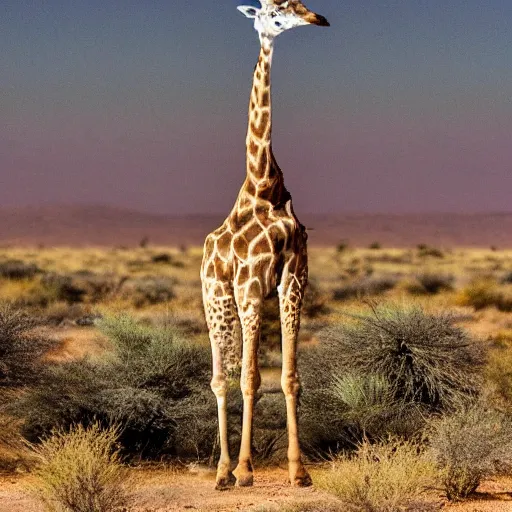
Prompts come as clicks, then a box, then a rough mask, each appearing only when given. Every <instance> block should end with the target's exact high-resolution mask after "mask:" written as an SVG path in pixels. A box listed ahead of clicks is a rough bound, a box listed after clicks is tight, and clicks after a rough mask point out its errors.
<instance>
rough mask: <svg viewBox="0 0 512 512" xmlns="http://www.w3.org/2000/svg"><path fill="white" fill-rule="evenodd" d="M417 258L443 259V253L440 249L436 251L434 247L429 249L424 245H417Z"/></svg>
mask: <svg viewBox="0 0 512 512" xmlns="http://www.w3.org/2000/svg"><path fill="white" fill-rule="evenodd" d="M418 256H420V257H421V258H425V257H428V256H430V257H432V258H444V253H443V251H441V249H437V248H436V247H430V246H428V245H426V244H419V245H418Z"/></svg>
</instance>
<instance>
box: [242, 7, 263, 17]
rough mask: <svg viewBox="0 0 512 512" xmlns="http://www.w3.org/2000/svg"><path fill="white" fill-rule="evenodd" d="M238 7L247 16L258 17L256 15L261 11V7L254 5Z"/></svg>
mask: <svg viewBox="0 0 512 512" xmlns="http://www.w3.org/2000/svg"><path fill="white" fill-rule="evenodd" d="M237 9H238V10H239V11H240V12H241V13H242V14H243V15H245V16H246V17H247V18H256V15H257V14H258V12H259V11H260V9H258V8H257V7H253V6H252V5H239V6H238V7H237Z"/></svg>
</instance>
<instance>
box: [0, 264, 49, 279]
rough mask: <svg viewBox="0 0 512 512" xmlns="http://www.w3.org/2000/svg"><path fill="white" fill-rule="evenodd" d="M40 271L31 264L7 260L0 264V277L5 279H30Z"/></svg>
mask: <svg viewBox="0 0 512 512" xmlns="http://www.w3.org/2000/svg"><path fill="white" fill-rule="evenodd" d="M39 272H41V270H40V269H39V268H38V267H37V265H34V264H33V263H25V262H23V261H20V260H7V261H4V262H2V263H0V276H1V277H5V278H6V279H31V278H33V277H34V276H35V275H36V274H37V273H39Z"/></svg>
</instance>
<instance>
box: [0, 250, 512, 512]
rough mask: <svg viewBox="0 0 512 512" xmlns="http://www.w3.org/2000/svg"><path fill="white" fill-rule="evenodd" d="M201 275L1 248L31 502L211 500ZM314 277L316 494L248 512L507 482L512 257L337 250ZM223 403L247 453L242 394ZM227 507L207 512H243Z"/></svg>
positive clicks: (308, 413) (270, 415) (282, 420)
mask: <svg viewBox="0 0 512 512" xmlns="http://www.w3.org/2000/svg"><path fill="white" fill-rule="evenodd" d="M200 260H201V250H200V249H195V248H194V249H187V248H181V249H180V250H175V249H168V248H152V247H150V246H146V247H139V248H136V249H124V248H117V249H82V250H75V249H63V248H60V249H57V248H55V249H52V248H48V249H44V248H42V249H23V248H6V249H0V400H1V401H0V470H1V471H3V472H5V473H6V474H10V475H12V474H15V472H18V473H19V472H22V473H23V474H25V473H28V476H24V477H23V479H26V480H27V481H28V483H27V489H28V490H27V491H26V493H25V495H24V496H26V499H27V500H30V499H38V500H39V501H40V503H41V505H40V506H41V507H46V509H48V510H61V511H82V510H84V511H85V510H91V511H92V510H98V511H109V510H122V507H125V509H126V510H140V511H149V510H157V509H158V510H166V508H165V506H169V510H180V508H179V506H178V505H176V506H175V507H174V508H172V503H181V504H183V503H184V502H183V501H180V500H183V499H185V498H179V497H178V496H177V495H169V496H168V497H167V498H165V499H166V500H167V501H168V503H167V502H166V503H165V504H162V503H160V504H159V505H158V506H157V505H155V504H152V503H153V502H152V501H151V499H153V498H151V499H150V498H148V496H147V495H145V494H144V492H145V491H144V490H143V489H142V490H141V489H140V488H139V487H137V485H140V482H142V481H144V478H146V476H144V475H154V472H155V471H157V472H158V471H164V472H165V475H166V476H165V478H166V479H167V480H166V482H167V481H169V482H171V483H170V484H169V485H170V486H171V488H172V486H176V488H180V489H186V488H187V487H190V488H193V487H194V485H196V484H197V485H202V484H200V482H199V480H194V478H196V479H198V478H200V477H199V476H195V477H194V476H192V473H191V470H193V468H201V467H203V466H205V467H206V466H207V465H209V464H211V463H212V461H214V460H216V457H217V455H218V443H217V436H216V432H217V417H216V404H215V400H214V396H213V394H212V393H211V391H210V388H209V380H210V375H211V368H210V364H211V362H210V361H211V360H210V349H209V341H208V334H207V331H206V326H205V323H204V320H203V312H202V303H201V291H200V281H199V275H198V269H199V265H200ZM310 275H311V286H310V287H309V288H308V292H307V294H306V299H305V304H304V310H303V323H302V330H301V337H300V349H299V352H300V353H299V356H300V368H301V375H302V381H303V390H302V395H301V408H300V421H301V427H302V428H301V436H302V444H303V447H304V451H305V454H306V457H307V458H308V461H309V463H310V464H311V465H312V473H313V477H314V481H315V483H316V484H317V486H316V487H317V490H315V491H311V492H314V493H316V494H312V495H308V494H307V491H301V493H302V494H300V495H296V496H295V497H294V495H286V497H285V498H283V499H284V501H283V502H282V503H279V504H278V505H276V506H274V505H273V504H271V503H270V504H269V503H267V502H266V501H265V499H263V497H262V496H260V498H261V499H260V500H259V501H258V499H255V500H253V501H252V502H250V503H245V502H243V503H245V505H244V506H245V508H243V509H244V510H254V511H255V510H260V511H263V510H290V511H291V510H294V511H299V510H300V511H305V510H311V511H312V510H348V511H352V510H353V511H365V512H388V511H389V512H391V511H399V510H411V511H412V510H433V509H435V508H436V507H439V506H440V505H441V504H443V501H444V502H447V501H448V502H449V501H457V500H467V499H471V498H472V496H473V495H474V493H475V492H476V491H478V490H479V489H482V487H479V486H481V485H484V486H485V485H486V482H487V481H488V479H489V478H494V479H496V478H498V479H500V478H501V479H505V480H503V481H505V482H507V481H508V480H506V478H507V476H506V475H510V474H511V473H512V470H511V464H512V456H511V455H510V454H512V316H511V312H512V278H511V276H512V251H499V250H491V249H489V250H484V249H481V250H476V249H471V250H469V249H468V250H464V249H453V250H441V249H439V248H435V247H430V246H426V245H422V244H420V245H418V246H417V247H414V248H411V249H383V248H382V246H381V245H380V244H379V243H378V242H375V243H374V244H372V245H371V247H368V248H367V249H353V248H351V247H350V245H349V244H347V243H345V242H343V243H340V244H339V246H338V247H337V248H333V249H320V248H312V249H311V250H310ZM265 313H266V316H265V322H264V325H263V331H262V342H261V347H260V364H261V366H262V374H263V383H262V387H261V390H260V393H259V396H258V400H257V404H256V413H255V434H254V456H255V462H256V464H257V465H258V466H259V467H260V474H263V478H265V477H264V475H265V472H272V471H275V470H274V469H272V468H275V467H276V466H277V465H279V464H280V463H281V462H283V461H284V460H285V458H286V435H285V432H286V414H285V404H284V398H283V395H282V392H281V387H280V382H279V377H280V376H279V366H280V357H281V355H280V337H279V315H278V311H277V301H276V300H275V298H274V299H271V300H269V302H268V303H267V304H266V306H265ZM229 398H230V401H229V416H230V423H231V433H232V435H231V439H230V443H231V444H232V452H233V453H234V454H235V453H236V447H237V445H238V442H239V435H240V416H241V403H242V402H241V396H240V392H239V389H238V387H237V382H236V376H235V378H233V382H232V386H231V388H230V397H229ZM169 468H172V470H169ZM127 475H130V476H129V480H130V482H132V483H131V484H130V486H129V487H130V489H128V488H127V486H126V485H122V484H123V482H124V481H125V480H126V478H128V477H127ZM283 475H284V472H283ZM147 478H150V477H147ZM151 478H153V477H151ZM180 478H182V479H185V480H186V479H188V480H186V481H187V484H186V485H184V484H180ZM208 478H209V477H208ZM283 481H284V477H283ZM498 481H501V480H498ZM135 482H139V484H136V483H135ZM165 485H167V484H165ZM180 485H181V487H180ZM256 485H258V480H256ZM210 487H211V488H212V489H213V482H211V481H210V480H208V489H209V488H210ZM255 489H256V488H255ZM320 489H321V490H320ZM0 491H1V485H0ZM128 491H130V492H128ZM132 491H133V492H132ZM508 491H510V489H508ZM162 492H163V491H162ZM180 492H181V491H180ZM183 492H184V493H185V495H186V491H185V490H183ZM183 492H182V494H183ZM246 492H247V493H250V492H253V491H246ZM254 492H257V491H254ZM272 492H274V493H275V492H277V491H275V489H274V490H273V491H272ZM287 492H288V491H287ZM212 493H213V490H212ZM160 494H161V495H162V496H164V494H165V493H164V494H162V493H160ZM2 496H3V495H1V494H0V510H11V509H10V508H8V507H7V508H2V499H3V498H2ZM30 496H32V497H30ZM34 496H36V498H34ZM166 496H167V495H166ZM225 496H230V493H226V494H225ZM154 499H156V498H154ZM161 499H162V500H163V499H164V498H161ZM193 500H194V497H193V496H192V495H191V497H190V502H191V503H195V502H194V501H193ZM219 500H220V501H219ZM226 500H227V501H225V502H223V503H221V501H222V499H220V498H218V497H217V498H216V501H213V502H212V503H210V504H209V505H205V508H207V509H209V510H231V509H233V510H234V509H235V508H236V507H238V508H240V507H239V506H238V505H236V504H235V502H230V501H229V499H228V498H226ZM489 500H491V501H492V497H489ZM141 503H142V504H141ZM230 503H231V504H230ZM481 503H483V501H482V502H481ZM180 506H181V505H180ZM201 506H202V505H201ZM451 506H452V505H447V507H448V508H450V507H451ZM84 507H85V508H84ZM184 507H185V505H183V508H184ZM230 507H232V508H230ZM276 507H277V508H276ZM457 507H460V505H457ZM196 508H200V506H198V507H196ZM22 509H23V508H21V509H20V510H22ZM459 509H460V508H459ZM12 510H18V509H14V508H13V509H12ZM23 510H24V509H23ZM27 510H32V509H30V508H27ZM33 510H41V508H39V509H37V508H34V509H33ZM460 510H464V509H460ZM468 510H473V509H468ZM482 510H494V509H493V508H488V509H487V508H485V504H483V505H482ZM503 510H505V509H503Z"/></svg>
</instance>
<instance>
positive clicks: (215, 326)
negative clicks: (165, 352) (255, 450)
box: [204, 290, 241, 490]
mask: <svg viewBox="0 0 512 512" xmlns="http://www.w3.org/2000/svg"><path fill="white" fill-rule="evenodd" d="M217 295H218V294H212V295H210V294H209V293H208V290H205V293H204V306H205V312H206V320H207V324H208V331H209V336H210V342H211V348H212V360H213V372H212V373H213V375H212V380H211V388H212V391H213V393H214V394H215V397H216V399H217V410H218V421H219V438H220V458H219V463H218V466H217V477H216V489H218V490H222V489H226V488H228V487H231V486H233V485H234V484H235V477H234V476H233V473H232V471H231V458H230V454H229V438H228V414H227V391H228V379H229V376H230V375H229V374H230V372H232V371H234V369H235V368H236V367H237V366H238V365H239V361H240V350H241V347H240V325H239V320H238V316H237V313H236V306H235V300H234V297H233V295H232V294H230V293H229V290H226V292H225V293H224V295H222V296H217Z"/></svg>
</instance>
